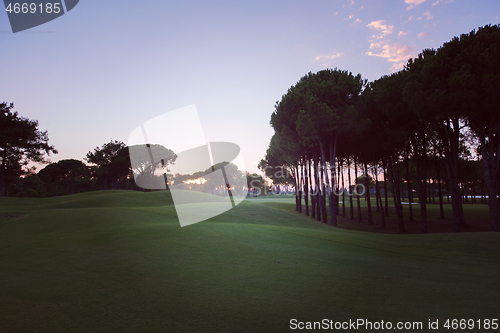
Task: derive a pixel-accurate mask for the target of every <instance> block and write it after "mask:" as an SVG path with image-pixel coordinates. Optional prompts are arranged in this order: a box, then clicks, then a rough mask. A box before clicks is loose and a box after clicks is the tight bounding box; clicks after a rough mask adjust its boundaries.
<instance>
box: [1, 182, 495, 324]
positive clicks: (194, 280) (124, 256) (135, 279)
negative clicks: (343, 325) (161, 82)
mask: <svg viewBox="0 0 500 333" xmlns="http://www.w3.org/2000/svg"><path fill="white" fill-rule="evenodd" d="M294 209H295V202H294V199H293V198H289V197H284V198H262V199H261V198H255V199H251V200H245V201H244V202H243V203H242V204H240V205H239V206H237V207H236V208H235V209H232V210H230V211H228V212H226V213H224V214H222V215H219V216H216V217H214V218H212V219H210V220H207V221H204V222H201V223H197V224H194V225H191V226H188V227H184V228H181V227H180V226H179V223H178V221H177V218H176V213H175V208H174V206H173V205H172V201H171V199H170V197H169V195H168V192H148V193H145V192H134V191H100V192H88V193H84V194H77V195H70V196H64V197H55V198H44V199H30V198H0V267H1V274H0V295H1V297H0V332H191V331H193V332H288V331H291V327H292V326H293V325H292V324H291V323H296V325H298V324H297V323H303V324H304V325H306V323H308V322H310V323H313V322H315V321H316V322H322V321H323V320H324V319H327V320H328V322H329V321H330V320H331V321H332V322H333V323H335V322H349V320H351V321H355V320H357V319H363V320H365V321H371V322H373V323H374V322H379V323H380V322H381V321H382V320H383V321H384V323H387V322H391V323H392V324H393V325H396V324H397V323H398V322H411V323H413V322H421V323H422V325H423V326H422V329H407V330H405V329H401V330H397V329H394V328H393V331H395V332H397V331H401V332H403V331H405V332H428V331H431V330H429V329H428V323H429V320H430V321H431V322H435V321H436V320H438V322H439V328H438V329H437V330H432V331H436V332H440V331H441V332H445V331H449V330H448V329H446V328H445V327H444V326H443V325H444V324H445V322H446V320H448V319H449V320H453V319H458V320H460V319H466V320H468V319H473V320H474V321H475V323H476V324H475V325H476V328H475V329H473V330H469V331H470V332H472V331H474V332H477V331H482V329H481V330H479V329H478V328H477V325H478V324H477V321H478V320H480V321H481V323H483V321H485V320H492V319H497V318H499V316H500V314H499V311H498V310H499V307H498V300H499V299H500V292H499V288H498V277H499V272H500V269H499V268H500V249H499V246H498V244H499V241H500V239H499V237H500V235H499V234H498V233H483V232H475V233H460V234H456V233H455V234H453V233H441V234H439V233H435V234H403V235H398V234H384V233H368V232H361V231H354V230H346V229H340V228H335V227H331V226H329V225H325V224H323V223H320V222H317V221H315V220H313V219H311V218H307V217H305V216H304V215H302V214H299V213H296V212H295V211H294ZM294 320H295V321H294ZM359 329H360V330H362V328H361V327H360V328H359ZM363 329H364V331H366V332H368V331H371V330H370V329H366V328H363Z"/></svg>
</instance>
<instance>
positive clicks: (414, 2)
mask: <svg viewBox="0 0 500 333" xmlns="http://www.w3.org/2000/svg"><path fill="white" fill-rule="evenodd" d="M425 1H426V0H405V2H406V3H407V4H409V6H408V7H407V8H406V9H407V10H410V9H412V8H414V7H416V6H418V5H420V4H421V3H422V2H425Z"/></svg>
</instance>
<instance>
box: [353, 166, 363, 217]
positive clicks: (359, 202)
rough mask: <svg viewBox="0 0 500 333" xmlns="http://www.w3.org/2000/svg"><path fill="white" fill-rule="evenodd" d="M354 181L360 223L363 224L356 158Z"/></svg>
mask: <svg viewBox="0 0 500 333" xmlns="http://www.w3.org/2000/svg"><path fill="white" fill-rule="evenodd" d="M354 179H355V183H356V187H355V188H356V201H357V203H358V221H359V222H362V221H363V219H362V216H361V199H360V197H359V193H358V190H357V189H358V187H357V185H358V162H357V161H356V157H354Z"/></svg>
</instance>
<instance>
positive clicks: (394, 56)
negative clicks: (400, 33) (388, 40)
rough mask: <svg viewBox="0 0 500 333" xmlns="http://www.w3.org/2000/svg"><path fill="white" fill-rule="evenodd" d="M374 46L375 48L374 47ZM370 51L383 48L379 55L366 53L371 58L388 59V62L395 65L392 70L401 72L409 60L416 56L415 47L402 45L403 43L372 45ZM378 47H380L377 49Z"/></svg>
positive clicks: (370, 52)
mask: <svg viewBox="0 0 500 333" xmlns="http://www.w3.org/2000/svg"><path fill="white" fill-rule="evenodd" d="M372 45H373V47H372ZM372 45H370V49H374V48H381V50H380V52H379V53H375V52H372V51H368V52H366V54H367V55H368V56H370V57H381V58H386V59H387V60H388V61H390V62H392V63H394V64H393V65H392V69H394V70H399V69H401V68H403V67H404V66H405V65H406V63H407V60H408V59H409V58H411V57H412V56H413V55H414V47H413V46H409V45H402V44H401V43H394V44H385V45H381V47H380V44H378V45H375V44H373V43H372ZM377 46H378V47H377Z"/></svg>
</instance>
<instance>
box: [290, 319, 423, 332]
mask: <svg viewBox="0 0 500 333" xmlns="http://www.w3.org/2000/svg"><path fill="white" fill-rule="evenodd" d="M290 328H291V329H292V330H297V329H298V330H318V329H323V330H334V329H335V330H385V329H387V330H391V329H399V330H403V329H404V330H410V329H411V330H421V329H422V328H423V324H422V322H420V321H414V322H409V321H407V322H401V321H400V322H397V323H395V324H393V323H392V322H390V321H383V320H381V321H369V320H368V319H356V320H352V319H349V321H333V320H330V319H323V320H322V321H305V322H304V321H298V320H297V319H291V320H290Z"/></svg>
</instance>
